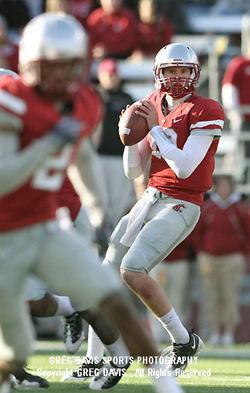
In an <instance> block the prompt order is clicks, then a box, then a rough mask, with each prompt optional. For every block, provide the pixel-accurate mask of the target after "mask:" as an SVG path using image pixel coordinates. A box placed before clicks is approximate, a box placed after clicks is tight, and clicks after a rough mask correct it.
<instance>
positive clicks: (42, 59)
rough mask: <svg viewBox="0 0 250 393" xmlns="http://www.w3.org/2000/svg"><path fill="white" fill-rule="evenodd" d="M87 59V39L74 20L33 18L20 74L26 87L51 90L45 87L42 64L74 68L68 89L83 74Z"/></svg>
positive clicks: (22, 49) (25, 39)
mask: <svg viewBox="0 0 250 393" xmlns="http://www.w3.org/2000/svg"><path fill="white" fill-rule="evenodd" d="M87 58H88V35H87V33H86V32H85V30H84V28H83V27H82V25H81V24H80V22H78V21H77V20H76V19H75V18H74V17H73V16H71V15H67V14H63V13H55V12H47V13H44V14H41V15H38V16H37V17H35V18H33V19H32V20H31V21H30V22H29V23H28V24H27V25H26V27H25V28H24V30H23V34H22V37H21V40H20V46H19V70H20V74H21V76H22V79H23V81H24V83H25V84H27V85H29V86H39V87H40V88H41V89H42V90H44V91H46V90H47V89H48V90H49V89H50V90H51V86H50V88H49V86H47V85H46V84H44V83H43V80H42V78H41V66H42V65H43V64H47V65H49V64H51V63H54V64H55V63H58V62H59V63H63V64H69V65H71V67H69V68H70V70H69V75H68V77H67V79H68V80H67V81H66V82H67V89H68V88H69V86H70V84H72V82H74V81H78V80H79V79H80V78H81V77H82V74H83V71H84V69H85V67H86V62H87Z"/></svg>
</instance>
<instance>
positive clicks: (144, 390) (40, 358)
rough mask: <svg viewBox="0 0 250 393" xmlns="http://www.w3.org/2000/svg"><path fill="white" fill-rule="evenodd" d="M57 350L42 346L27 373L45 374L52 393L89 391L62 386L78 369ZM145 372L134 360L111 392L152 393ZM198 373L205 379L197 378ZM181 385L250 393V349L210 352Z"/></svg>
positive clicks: (198, 392)
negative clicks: (63, 379)
mask: <svg viewBox="0 0 250 393" xmlns="http://www.w3.org/2000/svg"><path fill="white" fill-rule="evenodd" d="M50 346H51V349H50ZM58 348H59V347H58V346H54V345H53V343H48V342H46V343H44V349H43V343H41V342H39V349H38V350H37V351H36V353H35V355H34V356H32V357H31V358H30V359H29V361H28V368H29V370H28V371H29V372H31V373H33V374H37V373H38V372H42V373H43V375H41V376H43V377H44V378H46V379H48V381H49V382H50V391H51V392H52V393H59V392H60V393H61V392H62V393H63V392H64V391H65V392H66V391H67V392H71V393H77V392H79V393H80V391H82V390H88V386H89V381H90V380H88V381H86V382H82V383H79V382H78V383H77V382H60V380H61V377H62V375H63V373H65V371H66V370H67V369H68V370H71V369H73V370H74V369H75V368H76V364H74V363H75V360H76V359H75V357H74V356H73V355H68V354H67V352H66V351H65V350H64V349H63V346H61V347H60V349H58ZM85 353H86V343H85V344H84V346H83V349H81V351H79V352H78V353H77V356H79V357H80V358H81V357H82V356H84V355H85ZM70 363H73V364H70ZM152 367H153V366H152ZM142 369H143V366H142V365H141V364H140V363H139V364H138V362H137V361H136V360H135V361H134V363H133V364H132V366H131V367H130V368H129V369H128V371H127V373H126V376H124V377H123V378H122V379H121V381H120V382H119V384H118V385H117V386H116V387H115V388H114V389H113V390H112V391H114V393H115V392H117V393H119V392H120V393H125V392H129V393H153V389H152V384H151V380H150V378H149V377H148V376H147V370H146V369H145V371H144V377H142V376H139V375H137V374H138V373H139V372H140V371H141V370H142ZM53 372H54V374H53ZM47 373H48V374H47ZM49 373H50V374H49ZM192 373H193V375H191V374H192ZM199 373H200V374H203V375H198V374H199ZM195 374H196V375H195ZM178 383H179V384H180V385H182V386H183V388H184V390H185V392H186V393H249V392H250V349H249V347H248V346H235V347H234V348H233V350H225V349H223V348H221V349H218V350H212V349H211V348H207V349H205V350H203V351H202V353H201V354H200V356H199V358H198V360H197V364H190V365H189V366H188V368H187V369H186V374H185V375H184V376H182V377H179V378H178Z"/></svg>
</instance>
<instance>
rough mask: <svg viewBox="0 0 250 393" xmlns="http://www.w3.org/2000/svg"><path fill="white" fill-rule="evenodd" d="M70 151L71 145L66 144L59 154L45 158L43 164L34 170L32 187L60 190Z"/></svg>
mask: <svg viewBox="0 0 250 393" xmlns="http://www.w3.org/2000/svg"><path fill="white" fill-rule="evenodd" d="M71 151H72V147H71V146H69V145H68V146H65V147H64V148H63V149H62V151H61V153H60V155H56V156H52V157H49V158H47V160H46V161H45V162H44V164H43V166H42V167H41V168H40V169H38V170H37V171H36V172H35V174H34V176H33V178H32V182H31V185H32V187H33V188H36V189H39V190H45V191H58V190H60V188H61V186H62V183H63V179H64V173H65V170H66V168H67V166H68V163H69V159H70V155H71Z"/></svg>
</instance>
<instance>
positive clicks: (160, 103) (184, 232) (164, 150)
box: [104, 43, 224, 374]
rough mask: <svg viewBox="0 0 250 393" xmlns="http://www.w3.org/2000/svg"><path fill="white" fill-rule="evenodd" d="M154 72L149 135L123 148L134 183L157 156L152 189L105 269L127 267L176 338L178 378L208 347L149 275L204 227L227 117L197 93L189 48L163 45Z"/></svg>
mask: <svg viewBox="0 0 250 393" xmlns="http://www.w3.org/2000/svg"><path fill="white" fill-rule="evenodd" d="M154 72H155V82H156V89H157V92H154V93H152V94H149V95H148V96H147V97H146V98H145V99H143V100H142V101H141V105H142V108H143V111H138V114H139V115H141V116H143V117H144V118H145V119H146V120H147V124H148V130H149V133H148V135H147V136H146V137H145V138H144V139H143V140H142V141H141V142H139V143H138V144H136V145H133V146H125V150H124V170H125V173H126V175H127V176H128V177H129V178H132V179H134V178H137V177H138V176H140V175H141V174H142V173H143V172H144V171H145V169H146V168H147V165H148V164H149V161H150V159H151V167H150V174H149V182H148V188H147V189H146V191H145V193H144V194H143V196H142V198H141V199H140V200H139V201H138V202H137V203H136V205H135V206H134V207H133V208H132V210H131V211H130V213H129V214H128V215H127V216H125V217H123V218H122V219H121V221H120V222H119V224H118V225H117V227H116V229H115V230H114V232H113V234H112V236H111V242H110V245H109V248H108V250H107V254H106V257H105V260H104V264H108V265H113V266H116V267H117V268H118V269H119V268H120V270H121V275H122V278H123V280H124V281H125V282H126V284H127V285H128V286H129V287H130V288H131V289H132V290H133V291H134V292H135V293H136V294H137V296H138V297H139V298H140V299H141V300H142V301H143V302H144V303H145V304H146V306H147V307H148V308H149V309H150V310H151V311H152V312H153V313H154V314H155V316H156V317H157V318H158V319H159V321H160V322H161V323H162V325H163V326H164V327H165V329H166V330H167V331H168V333H169V334H170V337H171V339H172V341H173V347H172V354H171V361H170V365H169V370H171V371H173V373H174V374H175V371H176V369H178V368H181V369H185V367H186V366H187V361H186V362H183V359H184V357H186V359H188V357H190V356H194V355H196V354H197V353H198V352H199V351H200V350H201V349H202V348H203V345H204V344H203V342H202V340H201V339H200V337H199V336H197V335H196V334H194V333H193V332H192V331H190V332H188V331H187V330H186V329H185V327H184V326H183V325H182V324H181V322H180V320H179V318H178V316H177V315H176V313H175V311H174V309H173V308H172V306H171V304H170V303H169V301H168V299H167V297H166V296H165V294H164V292H163V291H162V290H161V288H160V287H159V285H158V284H157V283H156V282H155V281H154V280H153V279H152V278H151V277H149V276H148V272H149V271H151V270H152V269H153V267H154V266H156V265H157V264H158V263H159V262H160V261H162V260H163V259H164V258H165V257H166V256H167V255H168V254H169V253H170V252H171V251H172V250H173V249H174V248H175V247H176V246H177V245H178V244H179V243H181V242H182V241H183V240H184V239H185V238H186V237H187V236H188V235H189V234H190V233H191V232H192V230H193V229H194V227H195V226H196V224H197V222H198V219H199V216H200V206H201V204H202V201H203V196H204V193H205V191H207V190H208V189H209V188H210V187H211V186H212V173H213V170H214V154H215V152H216V148H217V145H218V140H219V137H220V136H221V130H222V127H223V124H224V113H223V110H222V108H221V106H220V105H219V104H218V103H217V102H215V101H213V100H211V99H208V98H203V97H200V96H198V95H196V94H194V92H195V91H196V90H197V89H198V85H199V76H200V65H199V61H198V58H197V55H196V54H195V52H194V51H193V50H192V49H191V48H190V47H189V46H186V45H183V44H177V43H176V44H170V45H167V46H165V47H163V48H162V49H161V50H160V51H159V52H158V54H157V55H156V58H155V63H154ZM138 106H139V105H138ZM140 108H141V107H140ZM143 112H144V113H143ZM144 224H145V225H144ZM181 359H182V362H180V360H181Z"/></svg>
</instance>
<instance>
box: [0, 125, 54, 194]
mask: <svg viewBox="0 0 250 393" xmlns="http://www.w3.org/2000/svg"><path fill="white" fill-rule="evenodd" d="M18 146H19V135H18V134H15V133H12V132H9V133H8V132H0V195H1V196H2V195H5V194H7V193H9V192H12V191H14V190H15V189H16V188H18V187H19V186H21V185H22V184H23V183H24V182H25V181H27V180H28V179H29V178H30V177H31V176H32V174H33V173H34V172H35V171H36V170H37V169H38V168H39V167H40V166H41V165H42V164H43V162H44V161H45V160H46V158H47V157H48V156H49V155H51V154H52V153H55V152H57V151H58V150H59V149H60V145H58V143H57V141H56V140H55V138H54V136H53V135H49V134H47V135H45V136H44V137H42V138H39V139H37V140H34V142H32V143H31V144H30V145H29V146H27V147H26V148H24V149H22V150H20V151H19V150H18Z"/></svg>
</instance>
